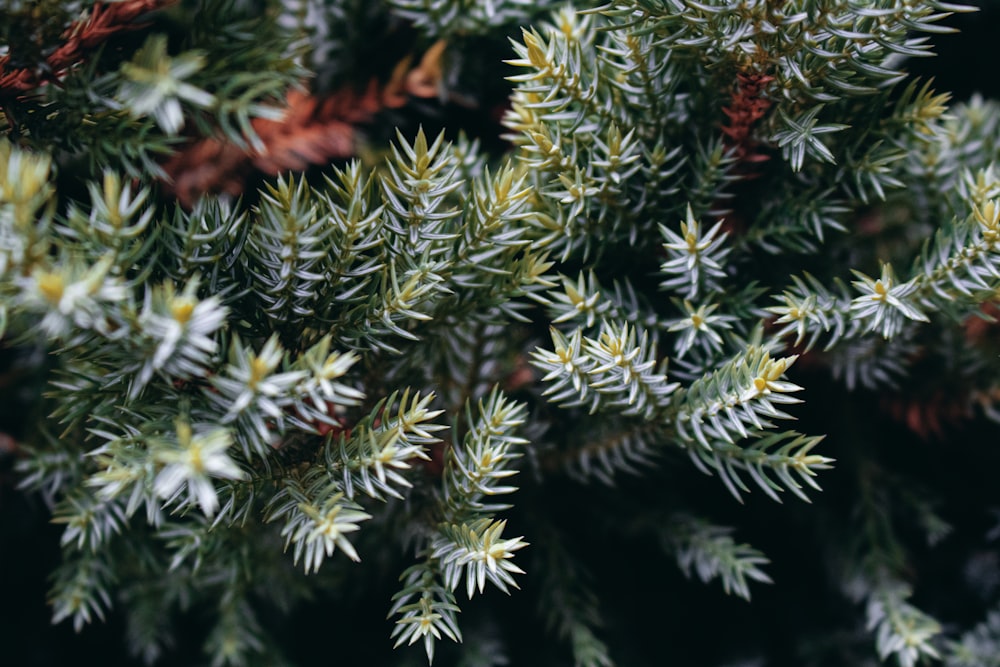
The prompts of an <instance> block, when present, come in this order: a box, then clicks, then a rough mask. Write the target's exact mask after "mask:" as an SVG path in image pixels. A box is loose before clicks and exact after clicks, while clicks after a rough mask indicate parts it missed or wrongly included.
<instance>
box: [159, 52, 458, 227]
mask: <svg viewBox="0 0 1000 667" xmlns="http://www.w3.org/2000/svg"><path fill="white" fill-rule="evenodd" d="M445 46H446V44H445V43H444V42H438V43H436V44H434V45H433V46H432V47H431V48H430V49H428V51H427V52H426V53H425V54H424V56H423V58H422V59H421V61H420V63H419V65H418V66H417V67H415V68H411V67H410V64H411V59H410V58H406V59H404V60H403V61H401V62H400V63H399V64H398V65H396V67H395V69H394V71H393V72H392V75H391V76H390V78H389V80H388V82H386V83H380V82H378V81H376V80H374V79H373V80H371V81H369V83H368V85H367V86H366V87H365V88H364V89H357V88H355V87H351V86H348V87H344V88H341V89H340V90H337V91H334V92H332V93H330V94H327V95H324V96H322V97H316V96H312V95H310V94H309V93H307V92H304V91H302V90H293V91H291V92H290V93H289V94H288V97H287V99H286V108H285V115H284V117H283V118H282V119H281V120H279V121H270V120H262V119H256V120H254V121H253V123H252V125H253V129H254V131H255V132H256V133H257V135H258V137H259V138H260V140H261V143H262V144H263V146H264V150H262V151H260V152H253V151H250V150H247V149H245V148H243V147H240V146H237V145H236V144H233V143H229V142H226V141H223V140H220V139H216V138H204V139H200V140H198V141H195V142H193V143H190V144H188V146H187V147H185V148H183V149H182V150H180V151H179V152H178V153H176V154H175V155H174V156H173V157H172V158H171V159H170V160H169V161H168V162H167V163H166V164H164V165H163V167H164V170H165V171H166V172H167V174H168V176H169V177H170V183H169V184H168V186H167V187H168V188H169V189H170V190H172V191H173V192H174V194H175V195H176V196H177V199H178V200H179V201H180V202H181V204H183V205H184V206H187V207H190V206H191V205H192V204H193V203H194V201H195V200H196V199H198V197H200V196H202V195H204V194H209V193H220V192H225V193H228V194H232V195H238V194H240V193H241V192H242V191H243V187H244V183H245V182H246V178H247V176H248V175H249V174H251V173H253V171H254V170H257V171H259V172H262V173H264V174H268V175H276V174H278V173H281V172H283V171H290V170H291V171H300V170H303V169H305V168H306V167H308V166H309V165H311V164H323V163H326V162H329V161H330V160H337V159H344V158H348V157H351V156H353V155H354V154H355V127H356V126H358V125H363V124H365V123H370V122H371V121H372V120H373V119H374V117H375V114H377V113H378V112H380V111H382V110H383V109H395V108H399V107H401V106H403V105H405V104H406V103H407V102H408V101H409V100H410V98H411V97H436V96H438V95H439V94H440V93H441V80H442V71H441V57H442V55H443V53H444V50H445Z"/></svg>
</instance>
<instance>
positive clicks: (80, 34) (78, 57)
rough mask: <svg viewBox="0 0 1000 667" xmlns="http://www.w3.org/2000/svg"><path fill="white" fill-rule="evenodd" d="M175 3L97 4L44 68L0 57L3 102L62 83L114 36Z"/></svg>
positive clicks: (72, 27) (76, 23)
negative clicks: (16, 62)
mask: <svg viewBox="0 0 1000 667" xmlns="http://www.w3.org/2000/svg"><path fill="white" fill-rule="evenodd" d="M175 1H176V0H123V1H122V2H112V3H100V2H99V3H97V4H95V5H94V6H93V8H91V10H90V12H89V13H88V14H87V15H85V16H84V17H83V18H81V19H79V20H77V21H74V22H73V23H72V24H71V25H70V26H69V28H67V29H66V30H65V31H64V32H63V34H62V38H63V40H65V41H64V42H63V43H62V44H60V45H59V46H58V47H57V48H56V49H55V50H54V51H52V53H50V54H49V55H48V56H47V57H46V58H45V65H46V66H45V67H44V68H38V69H32V68H28V67H13V66H11V55H10V54H7V55H4V56H0V99H11V98H17V97H20V96H22V95H24V94H25V93H27V92H28V91H30V90H33V89H35V88H37V87H39V86H41V85H42V84H43V83H47V82H53V81H58V80H59V79H61V78H62V77H64V76H65V75H66V73H67V72H68V71H69V70H71V69H73V68H74V67H76V66H78V65H80V64H81V63H82V62H83V61H84V60H85V59H86V57H87V55H88V53H89V52H90V51H93V50H94V49H95V48H97V47H98V46H100V45H101V44H103V43H104V42H105V41H107V39H108V38H110V37H111V36H113V35H115V34H117V33H119V32H125V31H130V30H138V29H140V28H143V27H145V26H146V25H148V24H146V23H133V21H135V20H136V19H137V18H139V17H140V16H142V15H144V14H147V13H149V12H151V11H153V10H154V9H160V8H162V7H165V6H167V5H169V4H172V3H173V2H175Z"/></svg>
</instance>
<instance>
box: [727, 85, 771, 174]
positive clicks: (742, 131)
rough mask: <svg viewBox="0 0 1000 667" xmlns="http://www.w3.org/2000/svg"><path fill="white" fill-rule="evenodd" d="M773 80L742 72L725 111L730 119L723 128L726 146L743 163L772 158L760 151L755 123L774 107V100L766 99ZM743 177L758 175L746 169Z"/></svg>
mask: <svg viewBox="0 0 1000 667" xmlns="http://www.w3.org/2000/svg"><path fill="white" fill-rule="evenodd" d="M772 81H774V77H772V76H768V75H766V74H761V73H753V74H747V73H745V72H740V73H739V74H737V75H736V86H735V87H734V88H733V93H732V101H731V102H730V105H729V106H727V107H723V109H722V112H723V113H724V114H726V118H727V119H728V120H727V123H726V124H725V125H723V126H722V133H723V134H724V135H725V137H726V147H727V148H730V149H732V151H733V154H734V156H735V157H736V159H737V160H739V161H740V162H741V163H742V164H745V165H753V164H757V163H760V162H765V161H766V160H767V159H768V157H769V156H768V155H767V154H765V153H760V152H757V142H756V141H754V139H753V137H752V130H753V126H754V124H755V123H756V122H757V121H758V120H760V119H761V118H763V117H764V115H765V114H766V113H767V111H768V109H770V108H771V100H769V99H767V98H766V97H764V91H765V89H766V88H767V84H769V83H771V82H772ZM743 175H744V176H745V177H746V178H753V176H754V174H753V172H752V171H751V170H750V169H745V173H744V174H743Z"/></svg>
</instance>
